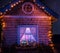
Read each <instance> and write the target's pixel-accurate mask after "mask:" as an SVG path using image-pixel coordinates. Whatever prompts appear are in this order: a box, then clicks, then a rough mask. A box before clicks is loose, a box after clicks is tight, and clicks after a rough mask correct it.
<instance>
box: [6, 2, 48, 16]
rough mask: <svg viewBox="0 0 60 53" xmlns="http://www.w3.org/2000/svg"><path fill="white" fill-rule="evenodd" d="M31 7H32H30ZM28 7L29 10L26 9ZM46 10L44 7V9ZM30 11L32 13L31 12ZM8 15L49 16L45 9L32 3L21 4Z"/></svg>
mask: <svg viewBox="0 0 60 53" xmlns="http://www.w3.org/2000/svg"><path fill="white" fill-rule="evenodd" d="M28 5H30V7H29V6H28ZM26 7H27V8H26ZM28 8H29V9H28ZM43 8H44V7H43ZM29 10H30V11H29ZM6 15H19V16H49V15H48V14H47V13H46V12H44V10H43V9H41V8H39V7H38V6H37V4H35V3H32V2H24V3H20V4H18V5H17V6H15V7H14V8H12V10H11V11H8V12H7V13H6Z"/></svg>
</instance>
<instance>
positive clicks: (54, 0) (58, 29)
mask: <svg viewBox="0 0 60 53" xmlns="http://www.w3.org/2000/svg"><path fill="white" fill-rule="evenodd" d="M43 2H44V3H45V4H46V5H47V6H49V7H50V8H51V9H52V10H53V11H54V12H56V13H57V14H58V15H59V19H58V21H57V22H55V23H54V24H53V33H54V34H60V0H43Z"/></svg>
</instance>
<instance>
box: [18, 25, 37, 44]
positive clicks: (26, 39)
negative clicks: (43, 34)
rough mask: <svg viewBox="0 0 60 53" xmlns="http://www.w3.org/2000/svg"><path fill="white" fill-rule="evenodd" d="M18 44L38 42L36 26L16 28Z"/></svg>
mask: <svg viewBox="0 0 60 53" xmlns="http://www.w3.org/2000/svg"><path fill="white" fill-rule="evenodd" d="M18 35H19V37H18V39H19V40H18V41H19V42H18V43H19V44H20V43H23V44H29V43H34V42H35V43H36V42H38V36H37V35H38V34H37V25H22V26H19V27H18Z"/></svg>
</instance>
